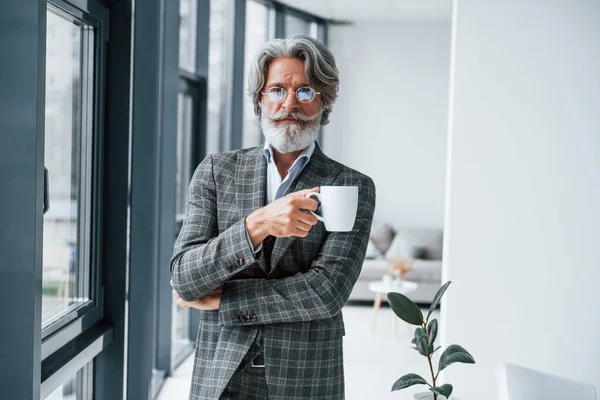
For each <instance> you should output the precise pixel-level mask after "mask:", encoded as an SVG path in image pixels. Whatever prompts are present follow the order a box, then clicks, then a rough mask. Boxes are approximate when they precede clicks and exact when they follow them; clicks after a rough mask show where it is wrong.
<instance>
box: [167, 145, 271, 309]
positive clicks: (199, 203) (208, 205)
mask: <svg viewBox="0 0 600 400" xmlns="http://www.w3.org/2000/svg"><path fill="white" fill-rule="evenodd" d="M247 235H248V234H247V232H246V225H245V218H242V219H240V220H239V221H237V222H236V223H234V224H233V225H232V226H230V227H229V228H228V229H227V230H225V231H223V232H222V233H221V234H219V232H218V223H217V194H216V184H215V179H214V175H213V163H212V156H208V157H207V158H206V159H204V161H202V163H200V165H199V166H198V168H197V169H196V172H195V173H194V176H193V178H192V183H191V184H190V193H189V196H188V211H187V214H186V217H185V220H184V221H183V226H182V228H181V232H180V233H179V236H178V237H177V240H176V242H175V249H174V252H173V257H172V259H171V279H172V281H173V288H174V289H175V291H176V292H177V293H178V294H179V295H180V296H181V298H182V299H183V300H185V301H193V300H196V299H199V298H200V297H203V296H205V295H207V294H209V293H210V292H211V291H213V290H214V289H216V288H218V287H220V286H222V285H223V283H225V282H226V281H227V280H228V279H229V278H231V277H232V276H233V275H235V274H236V273H237V272H239V270H240V268H245V267H246V266H249V265H251V264H252V263H254V262H255V261H257V257H260V256H261V255H260V253H254V251H253V250H252V249H251V247H250V246H249V245H248V237H247Z"/></svg>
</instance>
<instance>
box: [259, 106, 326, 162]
mask: <svg viewBox="0 0 600 400" xmlns="http://www.w3.org/2000/svg"><path fill="white" fill-rule="evenodd" d="M321 114H322V111H319V113H318V114H317V115H314V116H312V117H308V116H306V115H304V114H301V113H297V112H292V113H287V112H284V111H282V112H279V113H275V114H272V115H268V114H267V113H266V111H265V109H264V108H263V109H262V113H261V116H260V127H261V128H262V132H263V135H264V136H265V138H266V139H267V142H269V144H270V145H271V146H273V148H275V150H277V151H279V152H280V153H291V152H293V151H299V150H303V149H305V148H307V147H308V146H310V144H311V143H312V142H314V140H315V138H316V137H317V133H319V128H320V127H321ZM285 118H295V119H296V122H294V123H287V122H278V121H279V120H282V119H285Z"/></svg>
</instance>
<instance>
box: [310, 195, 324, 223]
mask: <svg viewBox="0 0 600 400" xmlns="http://www.w3.org/2000/svg"><path fill="white" fill-rule="evenodd" d="M306 197H308V198H309V199H311V198H313V197H316V198H317V200H319V202H320V203H322V202H323V197H321V194H320V193H317V192H310V193H309V194H307V195H306ZM306 211H308V212H309V213H311V214H312V215H314V216H315V217H317V219H318V220H319V221H321V222H325V220H324V219H323V217H321V216H320V215H318V214H315V213H314V212H313V211H311V210H306Z"/></svg>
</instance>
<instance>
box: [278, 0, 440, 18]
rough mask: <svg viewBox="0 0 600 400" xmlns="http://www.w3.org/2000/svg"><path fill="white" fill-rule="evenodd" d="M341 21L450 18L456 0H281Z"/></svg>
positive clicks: (280, 0) (303, 9) (309, 11)
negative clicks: (453, 2) (453, 0)
mask: <svg viewBox="0 0 600 400" xmlns="http://www.w3.org/2000/svg"><path fill="white" fill-rule="evenodd" d="M278 1H279V2H281V3H284V4H287V5H289V6H292V7H294V8H297V9H300V10H302V11H306V12H308V13H311V14H315V15H318V16H320V17H323V18H327V19H332V20H336V21H340V22H401V21H410V20H443V19H450V17H451V13H452V0H278Z"/></svg>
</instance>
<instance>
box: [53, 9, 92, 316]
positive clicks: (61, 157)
mask: <svg viewBox="0 0 600 400" xmlns="http://www.w3.org/2000/svg"><path fill="white" fill-rule="evenodd" d="M47 18H48V19H47V33H46V34H47V45H46V46H47V47H46V49H47V59H46V131H45V147H44V165H45V166H46V168H47V169H48V187H49V203H50V209H49V210H48V212H47V213H46V214H45V215H44V231H43V236H44V239H43V240H44V247H43V284H42V293H43V297H42V321H43V325H48V323H50V322H52V321H53V320H55V319H56V318H59V317H60V316H61V315H64V314H65V313H66V312H68V311H70V310H72V309H73V308H76V307H77V306H78V305H80V304H82V303H84V302H86V301H87V300H88V299H89V281H88V276H89V257H88V254H89V253H88V247H89V215H90V213H89V205H88V203H86V202H89V198H90V190H89V185H87V184H86V182H89V177H90V176H91V175H90V165H91V162H90V161H91V150H90V143H89V142H90V140H91V126H92V123H91V122H92V121H91V120H92V117H91V107H90V105H91V104H92V99H93V83H92V82H93V80H92V77H93V72H92V71H91V67H92V66H93V54H94V49H93V43H94V40H93V34H94V32H93V31H92V30H91V28H90V27H88V26H84V25H82V24H80V23H79V22H77V21H74V20H71V19H69V17H67V16H63V15H62V14H60V12H59V11H56V10H55V9H53V8H51V7H49V8H48V14H47ZM86 224H87V225H88V227H87V229H86Z"/></svg>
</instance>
